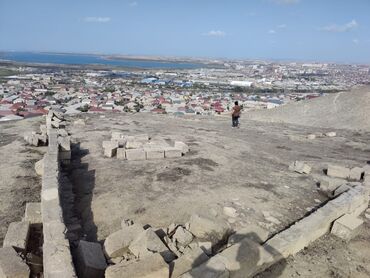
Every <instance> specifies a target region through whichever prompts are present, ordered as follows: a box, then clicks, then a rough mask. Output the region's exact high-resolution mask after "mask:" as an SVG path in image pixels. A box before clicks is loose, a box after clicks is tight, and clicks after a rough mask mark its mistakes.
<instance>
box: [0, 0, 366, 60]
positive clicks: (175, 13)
mask: <svg viewBox="0 0 370 278" xmlns="http://www.w3.org/2000/svg"><path fill="white" fill-rule="evenodd" d="M0 11H1V16H0V50H3V51H4V50H5V51H50V52H78V53H100V54H128V55H161V56H183V57H210V58H232V59H275V60H299V61H324V62H326V61H328V62H345V63H370V0H249V1H247V0H244V1H242V0H104V1H103V0H0Z"/></svg>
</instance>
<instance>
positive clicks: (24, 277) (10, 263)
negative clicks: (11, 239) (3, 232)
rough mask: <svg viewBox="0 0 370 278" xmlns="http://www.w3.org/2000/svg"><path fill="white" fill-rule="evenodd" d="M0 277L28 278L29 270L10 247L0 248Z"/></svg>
mask: <svg viewBox="0 0 370 278" xmlns="http://www.w3.org/2000/svg"><path fill="white" fill-rule="evenodd" d="M0 277H1V278H29V277H30V269H29V267H28V265H27V264H26V263H25V262H24V261H23V260H22V259H21V257H19V255H18V254H17V252H15V250H14V249H13V248H12V247H4V248H0Z"/></svg>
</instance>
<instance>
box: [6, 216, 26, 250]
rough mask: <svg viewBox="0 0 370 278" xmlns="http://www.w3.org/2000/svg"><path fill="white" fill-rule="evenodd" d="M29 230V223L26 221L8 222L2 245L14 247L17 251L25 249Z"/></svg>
mask: <svg viewBox="0 0 370 278" xmlns="http://www.w3.org/2000/svg"><path fill="white" fill-rule="evenodd" d="M29 231H30V223H29V222H27V221H22V222H12V223H10V224H9V227H8V231H7V232H6V235H5V239H4V243H3V246H4V247H14V248H16V249H17V250H19V251H25V250H26V248H27V243H28V237H29Z"/></svg>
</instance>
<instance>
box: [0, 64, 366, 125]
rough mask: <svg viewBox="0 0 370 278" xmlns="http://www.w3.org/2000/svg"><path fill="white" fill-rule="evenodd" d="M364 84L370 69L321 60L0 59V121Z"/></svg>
mask: <svg viewBox="0 0 370 278" xmlns="http://www.w3.org/2000/svg"><path fill="white" fill-rule="evenodd" d="M369 83H370V67H369V66H368V65H367V66H365V65H344V64H327V63H298V62H286V63H281V62H280V63H278V62H267V61H235V60H233V61H220V60H217V61H215V62H214V63H211V64H204V67H202V68H196V69H171V70H169V69H127V68H125V69H122V68H119V67H110V68H109V67H95V68H94V67H93V66H88V67H86V66H85V67H84V66H67V65H60V66H58V65H53V66H50V65H35V64H20V63H12V62H6V61H2V62H1V63H0V121H8V120H19V119H23V118H29V117H34V116H40V115H44V114H47V113H48V110H50V108H53V109H60V110H62V111H63V112H65V113H66V114H76V113H83V112H88V113H104V112H105V111H113V112H123V113H137V112H140V113H142V112H149V113H157V114H172V115H174V116H182V115H221V116H222V115H225V114H226V115H229V114H230V110H231V108H232V106H233V103H234V101H236V100H237V101H239V103H240V104H241V105H242V107H243V109H244V110H249V109H270V108H274V107H277V106H280V105H285V104H287V103H289V102H294V101H300V100H304V99H310V98H316V97H319V96H322V95H326V94H330V93H335V92H339V91H344V90H349V89H351V88H352V87H354V86H357V85H364V84H369Z"/></svg>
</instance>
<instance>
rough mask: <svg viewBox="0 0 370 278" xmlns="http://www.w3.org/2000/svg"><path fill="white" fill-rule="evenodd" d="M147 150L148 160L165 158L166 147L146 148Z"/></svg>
mask: <svg viewBox="0 0 370 278" xmlns="http://www.w3.org/2000/svg"><path fill="white" fill-rule="evenodd" d="M145 152H146V159H148V160H154V159H163V158H164V149H159V148H158V149H155V148H152V149H151V148H148V149H145Z"/></svg>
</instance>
